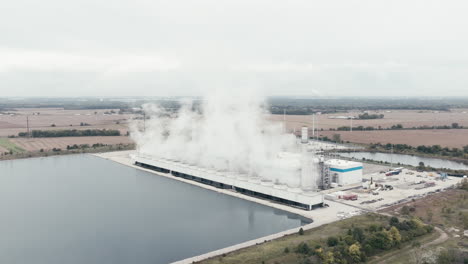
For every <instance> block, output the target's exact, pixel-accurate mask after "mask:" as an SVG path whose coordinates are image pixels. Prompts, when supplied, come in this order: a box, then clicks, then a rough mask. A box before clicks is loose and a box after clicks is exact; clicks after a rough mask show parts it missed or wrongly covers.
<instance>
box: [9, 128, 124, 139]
mask: <svg viewBox="0 0 468 264" xmlns="http://www.w3.org/2000/svg"><path fill="white" fill-rule="evenodd" d="M18 136H19V137H27V136H28V133H26V132H20V133H18ZM93 136H104V137H105V136H120V131H119V130H113V129H109V130H108V129H85V130H76V129H70V130H33V131H32V132H31V137H35V138H44V137H93Z"/></svg>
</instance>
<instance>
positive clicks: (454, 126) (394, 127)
mask: <svg viewBox="0 0 468 264" xmlns="http://www.w3.org/2000/svg"><path fill="white" fill-rule="evenodd" d="M403 129H405V130H424V129H464V127H463V126H460V125H459V124H458V123H452V125H443V126H417V127H406V128H405V127H403V125H402V124H396V125H392V126H391V127H387V128H382V127H381V126H378V127H373V126H366V127H364V126H353V130H355V131H369V130H403ZM330 130H332V131H333V130H337V131H350V130H351V127H349V126H340V127H337V128H336V129H334V128H330Z"/></svg>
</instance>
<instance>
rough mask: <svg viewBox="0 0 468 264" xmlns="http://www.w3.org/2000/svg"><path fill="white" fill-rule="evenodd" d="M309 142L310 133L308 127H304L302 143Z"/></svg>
mask: <svg viewBox="0 0 468 264" xmlns="http://www.w3.org/2000/svg"><path fill="white" fill-rule="evenodd" d="M307 142H309V131H308V128H307V127H306V126H303V127H302V129H301V143H307Z"/></svg>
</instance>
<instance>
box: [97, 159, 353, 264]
mask: <svg viewBox="0 0 468 264" xmlns="http://www.w3.org/2000/svg"><path fill="white" fill-rule="evenodd" d="M133 152H134V151H132V150H130V151H128V150H127V151H116V152H105V153H93V154H91V155H93V156H96V157H100V158H103V159H107V160H110V161H114V162H117V163H120V164H123V165H126V166H129V167H132V168H135V169H139V170H142V171H146V172H149V173H153V174H155V175H158V176H162V177H166V178H170V179H172V180H177V181H179V182H184V183H188V184H191V185H194V186H198V187H200V188H204V189H208V190H211V191H215V192H218V193H223V194H226V195H230V196H232V197H237V198H240V199H244V200H247V201H251V202H255V203H258V204H262V205H265V206H269V207H272V208H275V209H279V210H282V211H286V212H289V213H292V214H295V215H299V216H302V217H305V218H307V219H310V220H312V223H310V224H306V225H303V226H299V227H296V228H293V229H289V230H285V231H281V232H278V233H275V234H271V235H268V236H264V237H260V238H257V239H253V240H249V241H245V242H242V243H239V244H236V245H232V246H229V247H225V248H222V249H218V250H214V251H211V252H207V253H204V254H201V255H198V256H193V257H190V258H186V259H182V260H178V261H175V262H173V263H175V264H189V263H193V262H197V261H201V260H205V259H208V258H212V257H216V256H219V255H222V254H225V253H229V252H233V251H236V250H239V249H242V248H246V247H250V246H254V245H256V244H261V243H264V242H265V241H270V240H273V239H276V238H280V237H283V236H285V235H290V234H294V233H297V232H299V229H300V228H302V229H303V230H309V229H312V228H315V227H319V226H321V225H324V224H329V223H332V222H335V221H339V220H341V219H342V218H340V217H338V216H337V214H338V213H343V212H344V213H355V214H356V215H357V214H360V213H361V211H362V210H359V209H357V208H355V207H352V206H349V205H345V204H342V203H337V202H334V201H329V200H327V204H329V207H323V208H318V209H315V210H312V211H305V210H301V209H298V208H293V207H290V206H287V205H282V204H278V203H274V202H271V201H268V200H262V199H259V198H256V197H251V196H247V195H244V194H240V193H237V192H234V191H231V190H226V189H219V188H216V187H213V186H210V185H206V184H202V183H198V182H195V181H191V180H186V179H183V178H177V177H173V176H172V175H169V174H164V173H160V172H156V171H153V170H150V169H145V168H142V167H140V166H136V165H134V164H132V162H131V159H130V157H129V155H130V154H131V153H133Z"/></svg>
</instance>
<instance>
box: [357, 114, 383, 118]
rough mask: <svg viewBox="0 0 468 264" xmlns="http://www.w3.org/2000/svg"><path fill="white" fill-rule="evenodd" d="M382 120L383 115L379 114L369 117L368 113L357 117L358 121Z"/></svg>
mask: <svg viewBox="0 0 468 264" xmlns="http://www.w3.org/2000/svg"><path fill="white" fill-rule="evenodd" d="M382 118H384V115H382V114H380V115H378V114H372V115H369V114H368V113H364V114H362V115H359V116H358V119H382Z"/></svg>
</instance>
